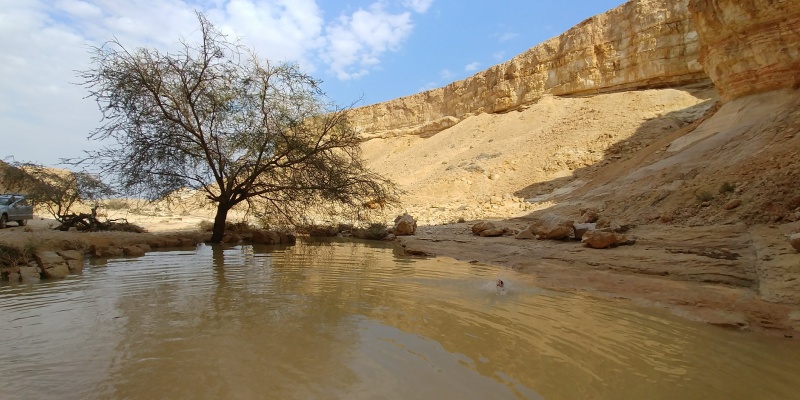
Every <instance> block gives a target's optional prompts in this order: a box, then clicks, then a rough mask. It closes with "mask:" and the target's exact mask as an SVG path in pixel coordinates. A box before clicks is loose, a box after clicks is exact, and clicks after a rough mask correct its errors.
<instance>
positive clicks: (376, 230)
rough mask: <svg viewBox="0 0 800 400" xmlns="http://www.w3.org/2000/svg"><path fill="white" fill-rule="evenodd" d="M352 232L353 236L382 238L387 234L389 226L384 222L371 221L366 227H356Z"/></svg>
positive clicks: (370, 238) (369, 238)
mask: <svg viewBox="0 0 800 400" xmlns="http://www.w3.org/2000/svg"><path fill="white" fill-rule="evenodd" d="M352 232H353V236H355V237H357V238H359V239H367V240H383V239H385V238H386V237H387V236H389V228H387V227H386V224H384V223H372V224H369V226H367V227H366V228H357V229H354V230H353V231H352Z"/></svg>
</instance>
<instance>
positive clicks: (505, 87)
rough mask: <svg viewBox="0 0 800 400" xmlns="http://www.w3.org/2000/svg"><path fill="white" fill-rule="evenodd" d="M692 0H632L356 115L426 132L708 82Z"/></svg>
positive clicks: (377, 127) (365, 124)
mask: <svg viewBox="0 0 800 400" xmlns="http://www.w3.org/2000/svg"><path fill="white" fill-rule="evenodd" d="M730 1H733V0H730ZM762 1H764V2H766V1H767V0H762ZM688 2H689V0H676V1H675V0H668V1H664V0H632V1H629V2H627V3H625V4H623V5H621V6H619V7H617V8H615V9H613V10H611V11H609V12H607V13H605V14H601V15H597V16H594V17H592V18H589V19H587V20H585V21H583V22H582V23H580V24H579V25H577V26H575V27H573V28H572V29H570V30H568V31H567V32H565V33H564V34H562V35H560V36H558V37H555V38H552V39H550V40H548V41H546V42H544V43H542V44H540V45H538V46H536V47H533V48H531V49H530V50H528V51H527V52H525V53H523V54H521V55H519V56H517V57H514V58H513V59H511V60H510V61H508V62H506V63H503V64H499V65H495V66H493V67H491V68H489V69H487V70H485V71H482V72H480V73H478V74H475V75H474V76H472V77H470V78H467V79H465V80H463V81H458V82H454V83H451V84H450V85H447V86H445V87H443V88H439V89H434V90H430V91H426V92H423V93H419V94H415V95H412V96H407V97H403V98H399V99H395V100H391V101H388V102H384V103H380V104H375V105H371V106H366V107H361V108H358V109H356V110H354V111H353V114H352V121H353V122H354V123H355V124H356V126H357V127H358V128H359V129H360V130H361V131H362V132H363V133H364V134H365V136H366V137H374V136H386V135H388V136H391V135H393V134H401V133H402V134H416V135H420V136H426V135H430V134H434V133H436V132H439V131H441V130H444V129H446V128H449V127H451V126H453V125H455V124H456V123H458V122H459V121H460V120H461V119H463V118H464V117H465V116H469V115H471V114H478V113H483V112H486V113H497V112H503V111H507V110H512V109H515V108H518V107H520V106H523V105H525V104H528V103H531V102H533V101H535V100H537V99H539V98H540V97H541V96H542V95H544V94H546V93H550V94H555V95H569V94H583V93H600V92H610V91H618V90H626V89H645V88H653V87H665V86H675V85H680V84H687V83H694V82H698V81H704V80H707V79H708V76H707V74H706V73H705V72H704V71H703V67H702V66H701V65H700V63H699V62H698V54H699V43H698V37H697V33H696V32H695V30H694V26H693V24H692V23H691V20H690V17H689V10H688Z"/></svg>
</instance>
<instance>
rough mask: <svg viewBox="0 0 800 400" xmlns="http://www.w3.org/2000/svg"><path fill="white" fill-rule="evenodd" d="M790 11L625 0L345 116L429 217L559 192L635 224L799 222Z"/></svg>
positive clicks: (515, 210)
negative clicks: (515, 52) (455, 74)
mask: <svg viewBox="0 0 800 400" xmlns="http://www.w3.org/2000/svg"><path fill="white" fill-rule="evenodd" d="M762 3H764V4H762ZM798 14H800V5H798V4H796V3H779V4H777V5H776V4H772V3H769V4H767V3H765V2H764V1H756V0H752V1H747V2H744V3H742V2H733V1H724V0H717V1H711V0H702V1H701V0H693V1H689V0H632V1H629V2H627V3H625V4H623V5H621V6H620V7H618V8H616V9H614V10H611V11H609V12H607V13H605V14H602V15H598V16H595V17H593V18H590V19H588V20H586V21H584V22H582V23H581V24H579V25H578V26H576V27H574V28H572V29H570V30H569V31H567V32H565V33H564V34H562V35H560V36H558V37H555V38H553V39H550V40H548V41H546V42H544V43H542V44H539V45H537V46H535V47H533V48H531V49H530V50H529V51H527V52H525V53H523V54H521V55H519V56H517V57H515V58H513V59H512V60H510V61H508V62H506V63H503V64H500V65H497V66H494V67H492V68H489V69H488V70H486V71H482V72H480V73H478V74H476V75H475V76H473V77H471V78H468V79H466V80H464V81H459V82H455V83H452V84H450V85H448V86H446V87H444V88H440V89H435V90H431V91H428V92H424V93H420V94H417V95H413V96H408V97H405V98H401V99H396V100H392V101H389V102H386V103H381V104H376V105H372V106H367V107H363V108H360V109H356V110H355V111H354V117H355V121H356V123H357V125H358V126H359V128H360V129H361V130H362V131H363V132H364V135H365V137H366V138H367V139H368V140H366V142H365V143H364V153H365V156H366V158H367V159H368V161H369V162H370V165H371V166H372V167H373V168H374V169H376V170H377V171H379V172H381V173H382V174H384V175H386V176H388V177H389V178H391V179H392V180H394V181H395V182H397V183H398V184H399V185H400V187H401V188H402V189H403V190H405V192H406V194H405V195H404V197H403V208H404V209H406V210H407V211H409V212H411V213H413V214H415V215H417V216H418V217H419V218H420V220H421V221H422V222H423V223H426V224H438V223H444V222H448V221H456V220H458V219H462V218H463V219H465V220H475V219H480V218H500V217H511V216H517V215H520V214H525V213H526V212H530V211H532V210H538V209H551V208H553V207H556V208H560V207H567V206H574V207H573V208H571V209H567V210H565V211H564V212H567V213H569V212H573V213H574V212H577V211H578V209H580V208H583V207H595V208H599V209H603V210H605V211H607V212H608V213H611V214H613V215H615V216H616V217H618V218H622V219H624V220H625V221H627V222H635V223H644V222H648V221H656V220H658V221H662V222H665V223H681V224H689V225H702V224H708V223H735V222H746V223H761V222H768V223H772V222H781V221H783V222H793V221H796V220H798V219H800V209H799V208H798V207H800V185H797V184H796V182H797V177H798V176H800V164H798V163H796V162H795V160H797V158H798V154H799V153H798V152H799V151H800V137H798V135H797V132H798V130H800V125H798V124H800V122H798V121H800V118H798V111H797V110H798V108H797V101H798V95H797V91H796V89H797V88H796V86H797V84H798V80H800V78H798V75H797V73H796V71H798V70H800V49H799V48H798V47H799V46H798V43H800V33H798V30H797V26H798V25H799V24H800V17H799V16H798ZM762 73H763V76H762V75H761V74H762ZM759 76H761V78H760V79H758V77H759Z"/></svg>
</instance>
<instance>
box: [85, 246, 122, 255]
mask: <svg viewBox="0 0 800 400" xmlns="http://www.w3.org/2000/svg"><path fill="white" fill-rule="evenodd" d="M89 254H91V255H92V256H94V257H99V258H108V257H119V256H121V255H123V254H124V253H123V251H122V249H121V248H119V247H116V246H100V245H95V244H93V245H91V246H89Z"/></svg>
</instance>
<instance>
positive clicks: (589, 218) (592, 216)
mask: <svg viewBox="0 0 800 400" xmlns="http://www.w3.org/2000/svg"><path fill="white" fill-rule="evenodd" d="M598 219H600V214H599V213H598V212H597V210H596V209H594V208H589V209H587V210H585V211H584V212H582V213H581V218H580V219H579V220H578V222H579V223H581V224H586V223H593V222H597V220H598Z"/></svg>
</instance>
